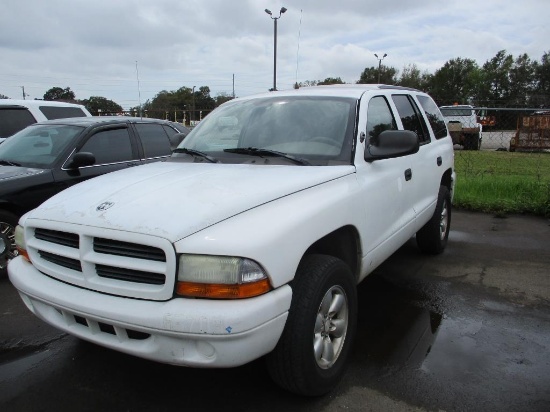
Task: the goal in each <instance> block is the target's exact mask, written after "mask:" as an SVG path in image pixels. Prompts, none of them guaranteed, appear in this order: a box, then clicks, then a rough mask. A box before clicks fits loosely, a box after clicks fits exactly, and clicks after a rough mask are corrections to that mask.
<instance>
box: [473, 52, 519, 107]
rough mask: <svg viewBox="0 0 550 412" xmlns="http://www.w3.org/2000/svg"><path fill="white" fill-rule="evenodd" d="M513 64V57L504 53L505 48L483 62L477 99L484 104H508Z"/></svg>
mask: <svg viewBox="0 0 550 412" xmlns="http://www.w3.org/2000/svg"><path fill="white" fill-rule="evenodd" d="M513 65H514V58H513V57H512V55H511V54H506V50H500V51H499V52H498V53H497V54H496V56H495V57H493V58H492V59H491V60H488V61H486V62H485V63H484V64H483V67H482V79H481V84H480V87H479V95H478V101H480V102H482V104H486V105H496V104H500V105H505V106H506V105H508V102H509V100H510V98H511V79H510V72H511V69H512V66H513Z"/></svg>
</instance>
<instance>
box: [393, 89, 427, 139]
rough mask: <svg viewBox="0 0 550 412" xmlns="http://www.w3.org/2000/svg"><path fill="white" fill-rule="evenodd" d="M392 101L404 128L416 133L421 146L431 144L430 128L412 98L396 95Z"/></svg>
mask: <svg viewBox="0 0 550 412" xmlns="http://www.w3.org/2000/svg"><path fill="white" fill-rule="evenodd" d="M392 100H393V102H394V103H395V106H396V107H397V112H398V113H399V117H401V122H402V123H403V128H404V129H405V130H410V131H412V132H415V133H416V134H417V136H418V139H419V141H420V144H422V143H426V142H429V141H430V135H429V134H428V127H427V126H426V123H425V122H424V118H423V117H422V116H421V114H420V110H419V109H418V106H417V105H416V103H415V102H414V101H413V100H412V98H411V97H410V96H408V95H406V94H394V95H392Z"/></svg>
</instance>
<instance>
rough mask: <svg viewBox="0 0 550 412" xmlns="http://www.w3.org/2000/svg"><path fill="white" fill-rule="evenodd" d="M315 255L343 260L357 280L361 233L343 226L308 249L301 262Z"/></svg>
mask: <svg viewBox="0 0 550 412" xmlns="http://www.w3.org/2000/svg"><path fill="white" fill-rule="evenodd" d="M314 254H317V255H327V256H333V257H335V258H338V259H340V260H342V261H343V262H344V263H346V265H348V266H349V268H350V270H351V273H353V275H354V277H355V279H356V280H357V279H358V275H359V268H360V262H361V242H360V237H359V231H358V230H357V228H355V227H354V226H351V225H347V226H343V227H341V228H339V229H336V230H334V231H333V232H331V233H329V234H327V235H325V236H323V237H322V238H320V239H318V240H317V241H315V242H314V243H313V244H312V245H311V246H309V247H308V248H307V250H306V251H305V253H304V255H303V256H302V259H301V260H303V259H304V258H305V257H306V256H309V255H314Z"/></svg>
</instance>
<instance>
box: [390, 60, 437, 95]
mask: <svg viewBox="0 0 550 412" xmlns="http://www.w3.org/2000/svg"><path fill="white" fill-rule="evenodd" d="M431 80H432V75H431V74H430V73H428V72H427V71H425V72H424V73H421V72H420V70H419V69H418V67H417V66H416V64H409V65H407V66H405V67H403V71H402V73H401V76H400V77H399V80H398V81H397V82H396V84H397V85H398V86H403V87H412V88H414V89H418V90H424V91H428V89H429V87H430V83H431Z"/></svg>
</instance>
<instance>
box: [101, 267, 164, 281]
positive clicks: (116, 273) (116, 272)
mask: <svg viewBox="0 0 550 412" xmlns="http://www.w3.org/2000/svg"><path fill="white" fill-rule="evenodd" d="M96 272H97V275H98V276H100V277H103V278H109V279H116V280H125V281H127V282H134V283H145V284H148V285H164V282H165V281H166V276H165V275H164V274H162V273H150V272H141V271H139V270H132V269H125V268H118V267H114V266H106V265H96Z"/></svg>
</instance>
